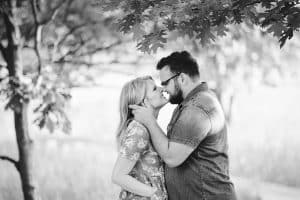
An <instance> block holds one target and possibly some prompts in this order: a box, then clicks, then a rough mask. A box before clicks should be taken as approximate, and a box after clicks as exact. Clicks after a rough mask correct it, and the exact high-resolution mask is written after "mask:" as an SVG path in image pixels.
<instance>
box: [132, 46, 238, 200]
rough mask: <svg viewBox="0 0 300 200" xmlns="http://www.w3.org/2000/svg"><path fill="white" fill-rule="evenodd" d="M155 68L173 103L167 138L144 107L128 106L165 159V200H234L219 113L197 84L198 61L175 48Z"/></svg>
mask: <svg viewBox="0 0 300 200" xmlns="http://www.w3.org/2000/svg"><path fill="white" fill-rule="evenodd" d="M157 69H158V70H159V75H160V79H161V85H162V86H163V87H164V90H165V91H166V92H167V93H168V94H169V101H170V103H172V104H178V106H177V107H176V109H175V110H174V113H173V116H172V119H171V121H170V123H169V125H168V129H167V136H166V135H165V134H164V132H163V131H162V129H161V128H160V127H159V125H158V123H157V122H156V120H155V117H154V116H153V114H152V110H151V108H150V107H149V106H146V107H142V106H137V105H132V106H131V108H132V109H133V113H134V116H135V118H136V119H137V120H138V121H140V122H141V123H143V124H144V125H145V126H146V127H147V128H148V130H149V132H150V135H151V139H152V143H153V145H154V147H155V149H156V150H157V152H158V153H159V155H160V156H161V158H162V159H163V160H164V162H165V163H166V165H165V178H166V186H167V190H168V195H169V200H201V199H203V200H235V199H236V196H235V191H234V187H233V184H232V182H231V181H230V178H229V172H228V168H229V166H228V165H229V162H228V143H227V128H226V124H225V117H224V113H223V111H222V108H221V106H220V103H219V102H218V100H217V98H216V96H215V95H214V94H213V93H212V91H210V90H208V87H207V84H206V83H200V74H199V69H198V64H197V62H196V61H195V60H194V59H193V58H192V57H191V55H190V54H189V53H188V52H186V51H183V52H174V53H172V54H171V55H169V56H167V57H165V58H162V59H161V60H160V61H159V62H158V64H157Z"/></svg>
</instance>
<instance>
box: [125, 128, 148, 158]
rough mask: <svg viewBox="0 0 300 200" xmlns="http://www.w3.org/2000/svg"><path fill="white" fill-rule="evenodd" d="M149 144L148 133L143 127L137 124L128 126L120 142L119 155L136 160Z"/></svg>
mask: <svg viewBox="0 0 300 200" xmlns="http://www.w3.org/2000/svg"><path fill="white" fill-rule="evenodd" d="M148 144H149V134H148V132H147V129H146V128H145V127H142V125H139V124H137V123H136V122H135V123H134V125H132V126H129V127H128V128H127V130H126V132H125V136H124V138H123V139H122V140H121V143H120V150H119V153H120V156H121V157H124V158H127V159H129V160H132V161H137V160H138V159H139V158H140V156H141V155H142V154H143V152H144V151H145V150H146V149H147V146H148Z"/></svg>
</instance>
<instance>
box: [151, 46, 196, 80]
mask: <svg viewBox="0 0 300 200" xmlns="http://www.w3.org/2000/svg"><path fill="white" fill-rule="evenodd" d="M165 66H169V67H170V71H171V72H173V73H174V74H177V73H185V74H187V75H189V76H190V77H198V76H200V73H199V68H198V64H197V62H196V60H195V59H194V58H193V57H192V56H191V54H190V53H189V52H187V51H181V52H178V51H176V52H173V53H172V54H171V55H169V56H167V57H164V58H162V59H160V61H159V62H158V63H157V65H156V69H157V70H161V69H162V68H164V67H165Z"/></svg>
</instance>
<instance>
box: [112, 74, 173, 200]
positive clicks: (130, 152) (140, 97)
mask: <svg viewBox="0 0 300 200" xmlns="http://www.w3.org/2000/svg"><path fill="white" fill-rule="evenodd" d="M145 102H147V103H148V104H149V105H151V106H152V107H153V110H154V113H155V116H156V117H157V116H158V113H159V110H160V109H161V108H162V107H163V106H164V105H165V104H166V103H167V102H168V100H167V99H166V98H165V97H164V96H163V94H162V89H161V88H159V87H157V86H156V85H155V83H154V81H153V79H152V78H151V77H150V76H148V77H141V78H136V79H134V80H132V81H130V82H128V83H126V84H125V85H124V87H123V89H122V92H121V96H120V123H119V127H118V131H117V141H118V149H119V155H118V159H117V161H116V163H115V166H114V169H113V174H112V181H113V182H114V183H115V184H118V185H119V186H121V188H122V190H121V193H120V195H119V199H120V200H125V199H126V200H166V199H167V192H166V188H165V181H164V171H163V163H162V160H161V159H160V157H159V156H158V154H157V152H156V151H155V150H154V148H153V146H152V144H151V140H150V136H149V133H148V130H147V129H146V128H145V127H144V126H143V125H142V124H141V123H139V122H137V121H135V120H134V118H133V115H132V113H131V111H130V109H129V105H132V104H138V105H143V104H144V103H145Z"/></svg>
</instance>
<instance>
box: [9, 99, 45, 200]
mask: <svg viewBox="0 0 300 200" xmlns="http://www.w3.org/2000/svg"><path fill="white" fill-rule="evenodd" d="M19 111H20V112H16V111H15V112H14V120H15V131H16V136H17V144H18V150H19V161H18V171H19V173H20V177H21V182H22V189H23V195H24V199H25V200H38V199H39V198H38V194H37V188H36V181H35V175H34V143H33V140H32V139H31V138H30V137H29V132H28V116H27V114H28V103H27V102H25V103H22V104H21V106H20V110H19Z"/></svg>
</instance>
